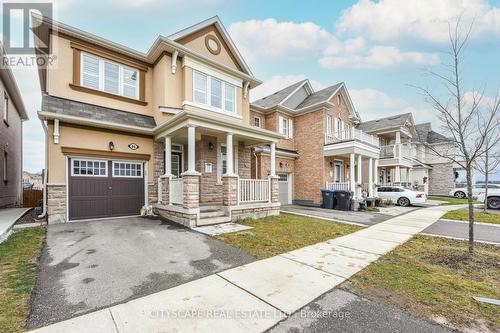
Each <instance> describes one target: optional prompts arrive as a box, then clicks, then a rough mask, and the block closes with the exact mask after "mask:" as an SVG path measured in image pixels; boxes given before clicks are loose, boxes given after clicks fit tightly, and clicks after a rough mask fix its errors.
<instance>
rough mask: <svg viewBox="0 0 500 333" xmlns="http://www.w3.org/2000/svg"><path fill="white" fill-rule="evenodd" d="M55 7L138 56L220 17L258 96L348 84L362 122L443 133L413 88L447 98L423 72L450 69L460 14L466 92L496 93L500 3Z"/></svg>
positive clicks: (37, 166) (27, 87)
mask: <svg viewBox="0 0 500 333" xmlns="http://www.w3.org/2000/svg"><path fill="white" fill-rule="evenodd" d="M54 6H55V12H54V17H55V18H56V20H58V21H60V22H63V23H66V24H69V25H71V26H74V27H76V28H79V29H82V30H85V31H87V32H90V33H93V34H96V35H99V36H100V37H103V38H106V39H109V40H111V41H114V42H117V43H121V44H123V45H126V46H128V47H130V48H133V49H137V50H139V51H142V52H146V51H147V50H148V48H149V47H150V46H151V44H152V43H153V41H154V40H155V38H156V37H157V36H158V35H160V34H161V35H165V36H168V35H170V34H172V33H174V32H176V31H178V30H180V29H183V28H185V27H187V26H190V25H192V24H195V23H197V22H199V21H202V20H205V19H207V18H209V17H212V16H214V15H218V16H219V17H220V19H221V20H222V22H223V24H224V25H225V27H226V29H227V30H228V31H229V34H230V35H231V37H232V38H233V40H234V42H235V43H236V45H237V47H238V48H239V50H240V52H241V53H242V55H243V57H244V58H245V60H246V61H247V63H248V64H249V66H250V68H251V70H252V72H253V74H254V75H255V76H256V77H257V78H258V79H260V80H262V81H263V82H264V83H263V84H262V85H261V86H259V87H257V88H255V89H254V90H252V91H251V99H252V100H255V99H256V98H259V97H263V96H265V95H267V94H269V93H273V92H274V91H276V90H278V89H281V88H283V87H285V86H287V85H289V84H292V83H294V82H296V81H299V80H301V79H303V78H309V80H310V81H311V83H312V85H313V87H314V88H315V89H321V88H323V87H327V86H329V85H333V84H335V83H337V82H341V81H343V82H345V84H346V86H347V88H348V91H349V94H350V96H351V98H352V100H353V103H354V106H355V108H356V109H357V111H358V112H359V113H360V115H361V118H362V119H363V120H370V119H374V118H379V117H384V116H389V115H394V114H398V113H404V112H413V116H414V119H415V121H416V122H417V123H420V122H428V121H430V122H432V125H433V129H435V130H438V131H439V130H441V129H440V123H439V121H438V120H437V117H436V112H435V111H434V110H433V109H432V108H431V107H430V106H429V105H428V104H427V103H426V101H425V100H424V98H423V97H422V96H421V94H420V93H419V92H418V90H417V89H416V88H415V86H421V87H426V88H429V89H431V90H432V91H433V92H435V93H436V94H438V95H442V96H446V91H445V90H444V89H443V86H442V84H441V83H440V82H437V81H436V80H435V79H434V78H432V77H430V76H429V75H428V74H427V73H428V72H429V71H430V70H438V71H439V70H442V69H443V66H444V65H446V64H447V63H448V56H447V54H446V52H447V50H448V46H449V44H448V22H449V21H450V20H453V19H456V17H458V16H461V17H462V21H463V22H464V24H470V22H472V21H473V20H474V25H473V30H472V32H471V37H470V42H469V45H468V47H467V49H466V52H465V59H464V61H463V67H462V70H463V73H462V74H463V78H464V80H463V81H464V87H465V90H464V91H465V93H467V92H472V91H478V90H481V91H482V93H483V95H485V96H486V97H488V98H491V97H492V96H494V95H495V94H496V91H497V89H498V88H499V87H500V65H499V62H498V59H499V57H500V43H499V42H500V0H495V1H494V0H490V1H488V0H405V1H400V0H380V1H370V0H360V1H331V0H330V1H285V0H274V1H271V0H267V1H262V0H252V1H248V0H247V1H228V0H192V1H187V0H166V1H159V0H132V1H125V0H111V1H104V0H99V1H97V0H86V1H77V0H64V1H55V2H54ZM110 13H111V15H110ZM14 75H15V76H16V79H17V82H18V85H19V87H20V90H21V93H22V95H23V98H24V101H25V104H26V106H27V109H28V111H29V117H30V120H29V121H27V122H26V123H25V124H24V169H25V170H28V171H31V172H34V171H40V170H41V169H42V168H43V167H44V132H43V129H42V126H41V123H40V121H39V120H38V118H37V115H36V112H37V111H39V110H40V102H41V95H40V86H39V83H38V76H37V72H36V71H35V70H28V69H15V70H14ZM443 134H446V133H443ZM497 177H500V176H497Z"/></svg>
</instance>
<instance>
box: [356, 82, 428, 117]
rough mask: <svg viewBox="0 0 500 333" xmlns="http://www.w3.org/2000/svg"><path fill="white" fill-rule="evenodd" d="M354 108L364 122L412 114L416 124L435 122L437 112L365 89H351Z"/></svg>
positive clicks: (381, 92) (378, 91) (377, 91)
mask: <svg viewBox="0 0 500 333" xmlns="http://www.w3.org/2000/svg"><path fill="white" fill-rule="evenodd" d="M349 95H350V96H351V99H352V101H353V104H354V107H355V108H356V110H357V111H358V112H359V114H360V116H361V119H363V121H367V120H373V119H377V118H383V117H389V116H394V115H396V114H401V113H406V112H411V113H412V114H413V118H414V120H415V122H416V123H422V122H427V121H433V120H435V119H436V114H435V112H434V111H433V110H432V109H431V108H430V107H417V106H414V105H412V104H411V103H410V102H408V101H406V100H404V99H403V98H399V97H394V96H391V95H389V94H387V93H385V92H383V91H380V90H377V89H372V88H365V89H349Z"/></svg>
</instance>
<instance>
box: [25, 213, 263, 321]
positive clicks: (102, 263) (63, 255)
mask: <svg viewBox="0 0 500 333" xmlns="http://www.w3.org/2000/svg"><path fill="white" fill-rule="evenodd" d="M40 260H41V263H40V272H39V275H38V280H37V285H36V287H35V291H34V298H33V304H32V312H31V314H30V317H29V319H28V327H30V328H34V327H39V326H44V325H47V324H50V323H53V322H57V321H61V320H64V319H68V318H70V317H74V316H76V315H80V314H82V313H86V312H89V311H93V310H96V309H99V308H103V307H107V306H110V305H113V304H117V303H122V302H125V301H128V300H131V299H134V298H137V297H141V296H144V295H148V294H151V293H155V292H158V291H161V290H164V289H167V288H171V287H173V286H176V285H179V284H182V283H185V282H187V281H190V280H194V279H198V278H200V277H203V276H206V275H210V274H213V273H215V272H218V271H221V270H225V269H228V268H230V267H234V266H239V265H242V264H246V263H249V262H252V261H254V260H255V258H254V257H253V256H251V255H249V254H247V253H245V252H242V251H240V250H237V249H235V248H233V247H230V246H228V245H225V244H223V243H221V242H218V241H216V240H214V239H213V238H210V237H208V236H205V235H202V234H200V233H197V232H193V231H191V230H188V229H185V228H182V227H179V226H176V225H173V224H169V223H167V222H164V221H161V220H151V219H143V218H139V217H134V218H121V219H110V220H100V221H92V222H76V223H74V222H72V223H65V224H56V225H49V226H48V228H47V243H46V245H45V247H44V249H43V251H42V256H41V259H40ZM207 287H209V286H207Z"/></svg>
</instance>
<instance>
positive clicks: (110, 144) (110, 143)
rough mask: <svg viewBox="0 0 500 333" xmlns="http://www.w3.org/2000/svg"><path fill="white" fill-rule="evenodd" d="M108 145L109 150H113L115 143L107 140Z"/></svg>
mask: <svg viewBox="0 0 500 333" xmlns="http://www.w3.org/2000/svg"><path fill="white" fill-rule="evenodd" d="M108 146H109V150H115V144H114V143H113V141H109V143H108Z"/></svg>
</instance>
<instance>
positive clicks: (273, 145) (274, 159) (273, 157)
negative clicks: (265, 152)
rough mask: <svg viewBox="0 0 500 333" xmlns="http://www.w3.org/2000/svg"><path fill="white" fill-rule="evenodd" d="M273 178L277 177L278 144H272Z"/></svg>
mask: <svg viewBox="0 0 500 333" xmlns="http://www.w3.org/2000/svg"><path fill="white" fill-rule="evenodd" d="M270 176H271V177H274V176H276V143H274V142H271V174H270Z"/></svg>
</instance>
